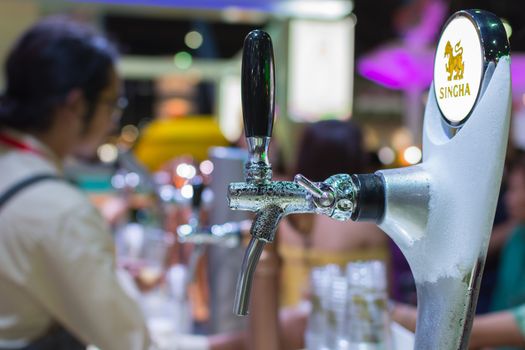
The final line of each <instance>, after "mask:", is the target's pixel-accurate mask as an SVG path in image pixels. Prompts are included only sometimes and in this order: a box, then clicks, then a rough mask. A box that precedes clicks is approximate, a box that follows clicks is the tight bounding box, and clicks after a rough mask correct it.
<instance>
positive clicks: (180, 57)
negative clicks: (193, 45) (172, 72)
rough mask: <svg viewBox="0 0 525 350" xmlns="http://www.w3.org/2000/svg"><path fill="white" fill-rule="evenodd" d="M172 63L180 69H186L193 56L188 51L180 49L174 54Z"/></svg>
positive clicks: (189, 65)
mask: <svg viewBox="0 0 525 350" xmlns="http://www.w3.org/2000/svg"><path fill="white" fill-rule="evenodd" d="M173 63H174V64H175V67H177V68H179V69H181V70H186V69H188V68H190V67H191V64H192V63H193V58H192V57H191V55H190V54H189V53H188V52H186V51H181V52H177V53H176V54H175V57H174V58H173Z"/></svg>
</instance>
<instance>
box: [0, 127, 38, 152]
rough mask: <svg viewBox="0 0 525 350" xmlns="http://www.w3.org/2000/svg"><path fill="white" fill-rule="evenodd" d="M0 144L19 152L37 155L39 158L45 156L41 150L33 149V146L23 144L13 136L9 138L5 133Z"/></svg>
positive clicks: (0, 138) (0, 135) (0, 137)
mask: <svg viewBox="0 0 525 350" xmlns="http://www.w3.org/2000/svg"><path fill="white" fill-rule="evenodd" d="M0 143H2V144H4V145H6V146H10V147H13V148H16V149H18V150H21V151H24V152H30V153H34V154H37V155H39V156H44V154H42V152H41V151H40V150H38V149H36V148H34V147H32V146H31V145H28V144H27V143H23V142H22V141H19V140H17V139H15V138H13V137H11V136H8V135H6V134H4V133H0Z"/></svg>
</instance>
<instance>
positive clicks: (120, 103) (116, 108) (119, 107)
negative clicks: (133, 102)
mask: <svg viewBox="0 0 525 350" xmlns="http://www.w3.org/2000/svg"><path fill="white" fill-rule="evenodd" d="M99 103H101V104H104V105H107V106H109V107H110V108H112V109H113V112H112V113H111V119H112V120H113V121H115V122H118V121H119V120H120V117H121V116H122V113H123V112H124V109H126V107H127V106H128V99H127V98H125V97H124V96H121V97H119V98H117V99H101V100H100V101H99Z"/></svg>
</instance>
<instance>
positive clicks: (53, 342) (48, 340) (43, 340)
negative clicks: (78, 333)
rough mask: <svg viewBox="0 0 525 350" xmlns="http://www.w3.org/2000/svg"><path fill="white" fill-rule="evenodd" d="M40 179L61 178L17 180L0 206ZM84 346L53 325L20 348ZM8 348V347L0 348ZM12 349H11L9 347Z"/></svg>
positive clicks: (52, 177) (65, 349)
mask: <svg viewBox="0 0 525 350" xmlns="http://www.w3.org/2000/svg"><path fill="white" fill-rule="evenodd" d="M42 180H63V179H62V178H60V177H58V176H56V175H50V174H40V175H33V176H30V177H28V178H26V179H23V180H22V181H19V182H17V183H16V184H14V185H13V186H11V187H10V188H9V189H8V190H7V191H5V192H4V193H3V194H1V195H0V208H1V207H2V206H3V205H4V204H5V203H6V202H7V201H8V200H9V199H10V198H12V197H13V196H14V195H15V194H17V193H18V192H19V191H20V190H23V189H24V188H26V187H28V186H30V185H32V184H34V183H37V182H40V181H42ZM85 349H86V346H85V345H84V344H82V343H81V342H80V341H78V340H77V339H76V338H75V336H74V335H72V334H71V333H69V331H67V330H66V329H65V328H63V327H62V326H60V325H58V324H57V325H55V326H53V327H51V329H50V330H49V331H48V332H47V333H46V334H44V335H43V336H41V337H40V338H38V339H35V340H34V341H33V342H32V343H31V344H29V345H27V346H26V347H23V348H20V350H85ZM0 350H8V349H0ZM9 350H13V349H9Z"/></svg>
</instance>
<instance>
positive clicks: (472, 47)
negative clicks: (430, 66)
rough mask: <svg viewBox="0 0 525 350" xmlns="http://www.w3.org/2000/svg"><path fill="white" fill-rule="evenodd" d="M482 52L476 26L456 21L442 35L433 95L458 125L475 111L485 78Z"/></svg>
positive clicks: (444, 111) (467, 22)
mask: <svg viewBox="0 0 525 350" xmlns="http://www.w3.org/2000/svg"><path fill="white" fill-rule="evenodd" d="M483 62H484V59H483V49H482V47H481V42H480V37H479V34H478V30H477V28H476V25H475V23H474V22H473V21H472V20H471V19H469V18H468V17H465V16H457V17H455V18H453V19H452V20H451V21H450V22H449V23H448V25H447V27H446V28H445V30H444V31H443V33H442V34H441V38H440V40H439V43H438V46H437V51H436V57H435V60H434V92H435V94H436V100H437V103H438V106H439V109H440V110H441V113H442V114H443V116H444V117H445V118H446V119H447V120H448V121H449V122H450V123H451V124H452V125H459V124H461V122H463V121H464V120H465V119H466V118H467V117H468V116H469V114H470V112H471V111H472V108H473V107H474V105H475V103H476V100H477V98H478V93H479V91H480V87H481V80H482V77H483V73H484V72H483V69H484V65H483Z"/></svg>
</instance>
